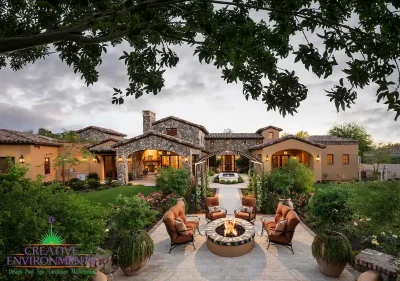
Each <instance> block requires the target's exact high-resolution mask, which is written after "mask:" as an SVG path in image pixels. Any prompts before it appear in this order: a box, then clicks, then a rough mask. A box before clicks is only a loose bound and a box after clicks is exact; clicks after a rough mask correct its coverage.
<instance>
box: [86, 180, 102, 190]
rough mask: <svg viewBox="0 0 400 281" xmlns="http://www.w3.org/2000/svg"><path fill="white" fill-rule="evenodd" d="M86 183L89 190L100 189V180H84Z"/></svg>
mask: <svg viewBox="0 0 400 281" xmlns="http://www.w3.org/2000/svg"><path fill="white" fill-rule="evenodd" d="M86 183H87V185H88V187H89V188H90V189H96V188H98V187H100V180H98V179H94V178H90V179H87V180H86Z"/></svg>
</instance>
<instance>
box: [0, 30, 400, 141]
mask: <svg viewBox="0 0 400 281" xmlns="http://www.w3.org/2000/svg"><path fill="white" fill-rule="evenodd" d="M307 37H308V39H309V40H313V38H315V37H313V35H310V34H307ZM291 43H292V44H293V45H295V46H296V45H298V44H299V43H304V37H303V35H302V34H297V35H295V36H294V37H293V38H292V39H291ZM317 46H318V45H317ZM320 46H321V45H320ZM129 49H130V47H129V45H127V44H123V45H120V46H118V47H117V48H110V49H109V50H108V53H107V54H105V55H104V56H103V57H102V58H103V63H102V65H101V66H100V67H99V68H98V71H99V72H100V77H99V81H98V82H97V83H95V84H94V85H91V86H89V87H87V86H86V84H85V83H84V81H83V80H81V78H80V74H74V72H73V69H72V68H70V67H68V66H67V65H66V64H65V63H63V62H61V60H60V59H59V58H58V55H57V54H52V55H50V56H49V57H47V58H46V59H45V60H41V61H38V62H36V63H35V64H32V65H28V66H26V67H25V68H24V69H23V70H21V71H18V72H13V71H12V70H10V69H8V68H5V69H1V70H0V85H1V87H0V128H5V129H13V130H21V131H22V130H34V131H37V129H38V128H40V127H44V128H47V129H50V130H52V131H53V132H60V131H62V129H66V130H75V129H81V128H84V127H86V126H92V125H93V126H100V127H105V128H110V129H113V130H116V131H119V132H122V133H125V134H127V135H128V137H134V136H137V135H139V134H141V133H142V110H151V111H153V112H155V113H156V118H157V119H161V118H164V117H167V116H171V115H172V116H176V117H179V118H182V119H185V120H188V121H190V122H194V123H197V124H200V125H203V126H205V127H206V128H207V130H208V131H209V132H212V133H215V132H223V131H224V129H227V128H230V129H232V130H233V132H236V133H251V132H255V131H256V130H257V129H258V128H261V127H265V126H268V125H273V126H277V127H280V128H282V129H283V132H286V133H292V134H294V133H296V132H298V131H301V130H304V131H307V132H309V134H310V135H323V134H327V132H328V130H329V128H330V127H331V126H333V125H334V124H335V123H337V124H341V123H345V122H357V123H359V124H361V125H363V126H364V127H365V128H366V129H367V131H368V132H369V133H370V134H371V135H372V137H373V139H374V141H375V142H400V130H399V128H400V118H399V121H394V117H395V113H394V112H391V111H387V107H386V105H384V104H383V103H380V104H378V103H377V102H376V96H375V90H376V86H373V85H371V86H369V87H366V88H364V89H362V90H359V91H358V99H357V101H356V104H355V105H352V108H350V109H349V108H346V111H345V112H343V111H340V112H339V113H337V111H336V108H335V106H334V103H331V102H330V101H329V98H328V97H327V96H326V93H325V91H324V89H327V90H329V89H330V88H332V87H333V85H334V84H335V83H337V82H336V81H339V79H340V78H341V77H343V76H342V73H341V69H343V68H344V67H345V62H346V60H345V59H346V58H345V57H344V55H341V54H338V55H336V59H337V61H338V63H339V65H338V66H337V67H336V68H335V71H334V73H333V75H332V76H330V77H328V78H327V79H325V80H324V79H319V78H318V77H317V76H315V75H314V74H312V73H311V72H308V71H307V70H306V69H305V68H304V66H303V65H302V64H301V63H300V62H299V63H296V64H294V57H293V56H289V57H288V58H287V59H285V60H283V61H280V62H279V66H280V67H284V68H287V69H289V70H295V72H296V74H297V75H298V76H299V78H300V81H301V82H302V83H303V84H305V85H306V86H307V87H308V89H309V93H308V97H307V99H306V100H305V101H303V102H302V103H301V106H300V108H299V109H298V113H297V114H295V115H294V116H291V115H288V116H286V117H282V116H281V115H280V114H279V112H275V111H269V112H268V111H267V106H266V105H265V104H263V102H262V101H261V100H259V101H254V100H249V101H246V99H245V97H244V96H243V94H242V85H241V84H227V83H226V82H224V80H223V79H222V78H221V72H220V70H218V69H216V67H214V66H213V65H207V64H204V63H203V64H200V62H199V60H198V57H196V56H193V51H194V49H193V48H191V47H189V46H187V45H183V46H178V47H173V48H172V49H173V50H174V51H176V52H177V54H178V56H179V58H180V62H179V63H178V66H177V67H176V68H174V69H168V70H167V72H166V75H165V83H166V87H165V88H164V89H163V90H162V91H161V92H160V93H159V94H158V95H156V96H155V95H152V94H150V95H144V96H142V97H140V98H139V99H135V98H134V97H128V98H126V99H125V103H124V104H123V105H113V104H111V96H112V94H113V87H119V88H121V89H125V88H126V87H127V85H128V78H127V74H126V68H125V66H124V63H123V61H119V60H118V58H119V57H120V56H121V55H122V51H128V52H129Z"/></svg>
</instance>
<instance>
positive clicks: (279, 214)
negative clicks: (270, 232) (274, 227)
mask: <svg viewBox="0 0 400 281" xmlns="http://www.w3.org/2000/svg"><path fill="white" fill-rule="evenodd" d="M291 210H292V209H290V208H289V207H288V206H285V205H282V204H279V205H278V208H277V209H276V214H275V222H278V221H280V220H281V219H285V218H286V215H287V214H288V213H289V212H290V211H291Z"/></svg>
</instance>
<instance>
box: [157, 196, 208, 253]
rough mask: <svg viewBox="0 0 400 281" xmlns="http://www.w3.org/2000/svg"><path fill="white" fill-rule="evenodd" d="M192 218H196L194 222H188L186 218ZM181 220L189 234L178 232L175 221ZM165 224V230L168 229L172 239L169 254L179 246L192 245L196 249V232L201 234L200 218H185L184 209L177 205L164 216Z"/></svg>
mask: <svg viewBox="0 0 400 281" xmlns="http://www.w3.org/2000/svg"><path fill="white" fill-rule="evenodd" d="M187 217H191V218H195V220H194V221H187V220H186V218H187ZM177 218H180V219H181V220H182V221H183V222H184V224H185V226H186V228H187V232H188V233H189V234H182V233H180V232H179V231H177V229H176V227H175V219H177ZM163 222H164V224H165V228H166V229H167V232H168V235H169V237H170V238H171V247H170V249H169V253H171V251H172V250H173V249H175V248H176V247H178V246H179V245H184V244H192V245H193V248H195V249H196V247H195V246H194V234H195V231H196V230H197V231H198V233H199V234H200V230H199V222H200V218H199V217H197V216H185V212H184V208H183V207H182V206H181V205H178V204H177V205H175V206H173V207H172V208H170V209H169V210H168V211H167V212H166V213H165V214H164V216H163Z"/></svg>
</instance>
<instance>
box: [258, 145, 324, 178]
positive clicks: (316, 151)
mask: <svg viewBox="0 0 400 281" xmlns="http://www.w3.org/2000/svg"><path fill="white" fill-rule="evenodd" d="M289 149H296V150H304V151H306V152H308V153H310V154H311V156H312V157H311V159H310V168H312V170H313V173H314V176H315V181H320V180H321V175H322V167H321V160H320V161H317V160H316V157H317V155H319V156H320V157H321V155H322V150H323V149H321V148H319V147H316V146H313V145H310V144H307V143H304V142H301V141H298V140H295V139H288V140H286V141H283V142H280V143H277V144H274V145H272V146H267V147H264V148H262V149H258V150H253V151H251V153H252V155H254V156H255V157H257V154H261V159H262V162H263V163H264V171H271V169H272V155H273V154H274V153H276V152H278V151H281V150H289ZM267 155H268V157H269V161H266V157H267Z"/></svg>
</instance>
